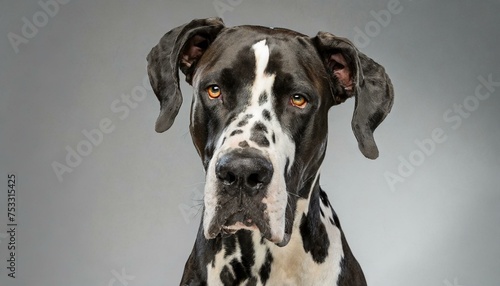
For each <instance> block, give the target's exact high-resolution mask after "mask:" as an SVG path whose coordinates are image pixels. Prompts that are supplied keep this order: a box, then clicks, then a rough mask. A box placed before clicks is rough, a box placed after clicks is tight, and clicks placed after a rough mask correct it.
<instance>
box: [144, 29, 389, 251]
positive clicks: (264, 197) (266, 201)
mask: <svg viewBox="0 0 500 286" xmlns="http://www.w3.org/2000/svg"><path fill="white" fill-rule="evenodd" d="M195 21H198V22H196V23H195ZM195 21H193V22H191V23H189V24H187V25H185V26H181V27H179V28H177V29H174V30H172V31H171V32H169V33H167V34H166V35H165V37H164V39H162V41H161V42H160V44H159V45H158V46H157V47H155V48H153V50H152V52H151V53H150V55H149V56H148V61H149V69H148V72H149V74H150V80H151V83H152V86H153V89H154V90H155V93H156V94H157V96H158V98H159V99H160V101H161V103H162V111H161V113H160V117H159V118H158V121H157V131H160V132H161V131H164V130H166V129H168V128H169V127H170V125H171V124H172V122H173V118H174V117H175V114H176V113H177V110H178V106H179V105H180V101H181V100H180V99H179V97H180V91H178V83H177V81H178V79H177V78H176V74H177V69H180V70H181V71H182V72H183V73H184V74H185V75H186V80H187V81H188V82H189V83H190V84H192V86H193V88H194V96H193V102H192V107H191V125H190V130H191V135H192V138H193V142H194V145H195V147H196V149H197V151H198V153H199V155H200V157H201V159H202V162H203V165H204V168H205V170H206V185H205V198H204V215H203V229H204V234H205V237H206V238H207V239H211V238H215V237H216V236H218V235H220V234H222V235H225V234H232V233H234V232H236V231H237V230H239V229H250V230H255V231H260V232H261V233H262V235H263V237H264V238H266V239H268V240H270V241H272V242H274V243H276V244H278V245H286V244H287V243H288V240H289V238H290V235H291V231H292V226H293V221H294V218H295V215H296V213H295V212H296V205H297V200H298V199H300V198H304V199H307V198H308V196H309V194H310V191H311V188H312V187H313V186H314V185H315V183H316V180H317V177H318V171H319V167H320V165H321V162H322V160H323V157H324V154H325V150H326V144H327V124H328V117H327V113H328V110H329V108H330V107H331V106H332V105H335V104H338V103H340V102H343V101H344V100H345V99H346V98H348V97H350V96H353V95H358V93H359V92H360V89H361V85H360V83H359V80H360V79H361V78H362V67H361V65H362V63H361V60H360V59H359V58H358V55H357V54H356V53H355V52H356V50H355V48H354V47H352V45H351V44H350V43H349V42H347V41H345V40H342V39H340V38H336V37H333V35H330V34H327V35H323V37H320V35H318V36H317V37H315V38H309V37H306V36H304V35H302V34H299V33H296V32H293V31H290V30H285V29H270V28H263V27H256V26H241V27H235V28H225V27H224V26H223V24H222V22H221V21H220V19H207V20H195ZM335 41H337V42H336V43H334V44H333V45H334V46H333V47H331V46H330V45H332V43H330V42H335ZM370 64H373V63H372V62H370ZM384 74H385V73H384ZM172 85H173V87H171V86H172ZM169 87H170V90H169ZM390 91H391V94H390V95H384V96H383V97H384V98H385V97H387V98H388V100H389V101H390V103H389V104H385V106H375V107H366V106H364V108H368V109H370V108H371V109H373V110H369V114H368V115H369V116H368V119H366V120H367V121H369V122H356V124H357V125H358V129H359V130H361V131H359V134H356V127H355V121H356V120H355V119H353V128H354V130H355V134H356V137H357V138H358V141H359V142H360V148H361V150H362V151H363V152H364V154H365V155H366V156H368V157H376V155H377V154H376V151H377V150H376V146H375V145H374V142H373V144H372V142H371V141H370V140H373V138H372V134H371V132H372V131H373V129H375V127H376V126H377V125H378V123H380V122H381V121H382V120H383V118H384V117H385V115H386V114H387V113H388V109H390V105H392V89H391V90H390ZM357 99H359V97H357ZM386 101H387V100H386ZM389 101H387V102H389ZM360 102H361V100H358V102H357V105H359V103H360ZM355 115H356V114H355ZM366 116H367V115H365V114H364V115H363V116H361V118H363V119H364V117H366ZM359 126H361V127H359ZM363 126H364V127H363ZM367 130H368V132H367ZM364 137H366V138H368V139H367V140H365V139H364ZM360 138H361V139H360ZM364 149H365V150H364Z"/></svg>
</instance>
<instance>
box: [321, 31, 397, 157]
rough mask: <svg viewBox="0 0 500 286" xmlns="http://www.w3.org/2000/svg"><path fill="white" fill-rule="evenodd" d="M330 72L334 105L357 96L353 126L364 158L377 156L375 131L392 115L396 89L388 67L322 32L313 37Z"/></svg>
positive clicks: (348, 42)
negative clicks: (386, 69)
mask: <svg viewBox="0 0 500 286" xmlns="http://www.w3.org/2000/svg"><path fill="white" fill-rule="evenodd" d="M312 40H313V42H314V45H315V46H316V48H317V49H318V52H319V54H320V56H321V57H322V60H323V63H324V65H325V68H326V70H327V72H328V73H329V74H330V79H331V89H332V94H333V99H334V103H333V104H334V105H337V104H340V103H342V102H344V101H345V100H346V99H347V98H349V97H352V96H355V105H354V106H355V107H354V114H353V118H352V129H353V132H354V135H355V136H356V139H357V140H358V145H359V149H360V150H361V153H363V155H365V157H367V158H369V159H376V158H377V157H378V153H379V152H378V148H377V145H376V143H375V139H374V138H373V131H374V130H375V128H377V126H378V125H379V124H380V123H381V122H382V121H383V120H384V118H385V117H386V116H387V114H389V112H390V111H391V108H392V104H393V101H394V91H393V87H392V84H391V80H390V79H389V76H388V75H387V74H386V73H385V69H384V68H383V67H382V66H381V65H379V64H378V63H376V62H375V61H373V60H372V59H370V58H369V57H367V56H366V55H364V54H363V53H361V52H359V51H358V50H357V49H356V47H355V46H354V45H353V44H352V43H351V42H350V41H349V40H347V39H344V38H339V37H335V36H334V35H332V34H330V33H326V32H319V33H318V34H317V35H316V37H314V38H313V39H312Z"/></svg>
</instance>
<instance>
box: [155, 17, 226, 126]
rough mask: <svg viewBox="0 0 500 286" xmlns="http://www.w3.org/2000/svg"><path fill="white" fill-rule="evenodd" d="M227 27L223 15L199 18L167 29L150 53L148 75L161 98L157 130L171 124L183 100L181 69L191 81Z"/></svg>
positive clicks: (187, 79) (159, 98) (189, 81)
mask: <svg viewBox="0 0 500 286" xmlns="http://www.w3.org/2000/svg"><path fill="white" fill-rule="evenodd" d="M223 28H224V23H223V22H222V19H220V18H208V19H196V20H193V21H191V22H190V23H188V24H185V25H182V26H180V27H177V28H175V29H173V30H171V31H169V32H168V33H166V34H165V35H164V36H163V37H162V38H161V40H160V42H159V43H158V44H157V45H156V46H155V47H153V49H151V52H150V53H149V54H148V56H147V60H148V75H149V81H150V83H151V86H152V87H153V91H154V93H155V94H156V97H158V100H159V101H160V115H159V116H158V119H157V120H156V126H155V130H156V132H159V133H160V132H164V131H166V130H168V129H169V128H170V126H172V124H173V123H174V119H175V116H176V115H177V113H178V112H179V108H180V106H181V104H182V94H181V90H180V88H179V69H180V70H181V71H182V72H183V73H184V74H185V75H186V81H187V82H188V83H189V84H191V80H192V75H193V71H194V69H195V67H196V63H197V62H198V60H199V59H200V58H201V56H202V55H203V53H204V52H205V51H206V49H207V48H208V46H209V45H210V44H211V43H212V42H213V41H214V39H215V38H216V37H217V34H218V33H219V32H220V31H221V30H222V29H223Z"/></svg>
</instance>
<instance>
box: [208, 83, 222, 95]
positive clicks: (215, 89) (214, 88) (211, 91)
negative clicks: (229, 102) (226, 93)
mask: <svg viewBox="0 0 500 286" xmlns="http://www.w3.org/2000/svg"><path fill="white" fill-rule="evenodd" d="M207 93H208V97H210V99H216V98H219V97H220V95H221V91H220V87H219V86H218V85H215V84H214V85H211V86H209V87H208V88H207Z"/></svg>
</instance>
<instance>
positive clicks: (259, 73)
mask: <svg viewBox="0 0 500 286" xmlns="http://www.w3.org/2000/svg"><path fill="white" fill-rule="evenodd" d="M252 48H253V49H254V51H255V81H254V84H253V86H252V99H251V103H250V106H258V105H259V97H260V96H261V94H262V93H264V92H265V93H267V96H268V97H270V95H271V89H272V87H273V84H274V78H275V77H276V75H274V74H272V75H267V74H265V70H266V67H267V64H268V62H269V47H268V46H267V45H266V40H262V41H260V42H258V43H256V44H254V45H253V46H252Z"/></svg>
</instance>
